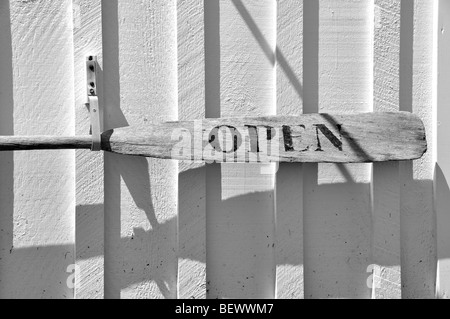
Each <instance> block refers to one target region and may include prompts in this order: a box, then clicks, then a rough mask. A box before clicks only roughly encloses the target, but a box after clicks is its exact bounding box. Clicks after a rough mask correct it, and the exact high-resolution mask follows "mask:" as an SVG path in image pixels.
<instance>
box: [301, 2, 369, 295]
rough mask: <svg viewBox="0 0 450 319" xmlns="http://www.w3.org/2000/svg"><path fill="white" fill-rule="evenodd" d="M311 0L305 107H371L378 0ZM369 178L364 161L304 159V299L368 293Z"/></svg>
mask: <svg viewBox="0 0 450 319" xmlns="http://www.w3.org/2000/svg"><path fill="white" fill-rule="evenodd" d="M311 2H312V1H311ZM310 5H311V7H308V10H309V11H310V12H309V13H308V14H307V13H306V12H305V17H306V16H309V15H310V14H311V15H312V16H314V17H319V18H320V19H319V20H317V22H314V21H309V22H308V24H305V28H307V30H306V29H305V34H307V33H310V32H311V33H310V34H311V35H310V37H311V38H308V43H309V46H312V48H311V50H312V52H314V51H315V50H316V52H318V54H317V56H318V58H319V61H320V64H319V63H318V62H317V61H316V60H315V59H314V57H312V56H311V55H308V59H307V60H306V59H305V61H304V63H305V65H308V66H309V65H310V64H311V66H310V67H309V68H308V70H307V72H305V81H308V82H309V81H311V82H310V83H308V90H312V91H313V92H309V93H308V94H309V96H308V101H311V102H310V103H306V102H305V104H304V112H305V113H317V112H318V111H320V112H338V111H340V112H364V111H366V112H367V111H371V106H372V78H371V74H372V66H373V62H372V50H373V48H372V42H373V41H372V39H371V35H372V34H373V30H372V29H371V28H372V25H373V22H372V21H371V18H370V17H371V16H372V14H371V13H372V12H373V11H372V10H373V3H372V4H371V3H370V2H369V1H332V0H323V1H320V2H319V3H318V4H316V5H315V6H314V5H313V4H310ZM319 15H320V16H319ZM319 21H320V26H319ZM307 46H308V45H307V44H305V48H307ZM316 48H317V49H316ZM314 66H316V69H314ZM308 77H311V78H310V79H308ZM317 78H318V80H317V81H316V79H317ZM306 87H307V84H306V83H305V94H306V90H307V89H306ZM369 183H370V166H369V165H367V164H362V165H359V164H358V165H328V164H327V165H318V166H317V165H304V199H303V200H304V212H303V214H304V243H305V245H304V247H305V248H304V249H305V251H304V263H305V266H304V276H305V298H330V297H331V298H333V297H338V298H369V297H370V291H369V288H368V287H367V284H366V282H367V278H368V276H369V274H367V272H366V270H367V268H368V266H369V263H370V237H371V231H370V229H371V227H370V224H371V222H370V221H371V216H370V185H369Z"/></svg>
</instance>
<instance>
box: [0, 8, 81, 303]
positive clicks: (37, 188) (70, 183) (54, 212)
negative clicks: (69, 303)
mask: <svg viewBox="0 0 450 319" xmlns="http://www.w3.org/2000/svg"><path fill="white" fill-rule="evenodd" d="M6 2H8V1H2V5H1V6H2V17H1V18H2V19H5V24H9V23H10V25H9V26H5V24H3V22H2V31H1V32H2V33H6V34H4V35H2V40H1V43H0V45H1V46H3V45H5V47H2V51H3V53H2V55H3V54H6V56H4V57H5V60H3V61H2V62H1V63H2V64H3V63H5V64H4V67H5V68H6V69H4V70H5V71H6V73H5V74H1V75H0V77H1V78H3V79H4V81H7V83H5V84H6V86H5V88H3V87H2V88H1V89H0V91H3V89H5V93H6V99H7V100H6V101H2V102H9V103H11V102H13V105H11V104H7V105H4V104H2V107H1V108H2V109H3V108H5V111H4V112H5V113H4V114H5V116H6V118H5V120H8V121H11V122H10V123H8V125H7V126H6V127H9V128H10V129H9V130H8V132H7V134H13V133H14V134H16V135H39V134H49V135H52V134H54V135H73V133H74V126H73V114H74V113H73V82H72V81H70V80H68V79H72V78H73V71H72V68H73V65H72V63H73V56H72V41H71V40H72V29H71V21H70V20H71V19H70V12H71V1H70V0H65V1H58V2H48V1H33V2H22V1H9V10H8V4H7V3H6ZM3 9H6V10H5V12H4V11H3ZM8 15H9V16H8ZM3 27H5V28H3ZM9 30H11V33H10V34H8V33H9V32H8V31H9ZM9 37H10V39H8V38H9ZM9 40H10V41H9ZM8 42H9V43H8ZM9 52H11V53H12V54H11V55H10V56H9V57H8V54H9ZM7 58H8V59H9V60H6V59H7ZM9 64H11V65H12V71H13V73H12V74H10V73H9V72H8V71H10V70H11V69H10V68H9ZM8 69H9V70H8ZM2 71H3V70H2ZM10 79H13V81H12V83H8V82H9V80H10ZM2 84H3V83H2ZM11 89H12V93H13V95H12V100H9V101H8V99H9V98H11V96H8V93H9V94H10V93H11ZM8 91H9V92H8ZM2 95H3V94H0V96H2ZM13 107H14V108H13ZM1 117H3V112H2V115H1ZM2 122H3V121H2ZM0 124H3V123H0ZM73 154H74V153H73V151H56V152H53V151H40V152H26V153H16V154H14V156H13V157H11V156H10V157H9V159H8V160H10V161H11V160H12V161H11V162H9V163H7V164H6V169H8V170H11V171H9V172H8V173H7V174H6V175H5V179H4V178H3V175H2V180H1V183H5V187H6V189H7V192H8V193H7V194H8V195H10V196H11V198H9V199H8V200H7V201H6V205H7V207H6V208H4V209H5V210H3V209H2V212H1V214H2V215H3V216H2V221H1V222H2V224H1V229H2V232H3V233H5V234H6V238H7V239H6V240H7V241H6V242H5V244H9V245H10V246H9V247H2V248H5V250H3V252H4V253H2V255H1V258H2V259H1V263H2V266H1V268H2V270H1V275H2V276H1V277H2V278H1V284H0V287H1V293H0V294H1V296H2V297H5V298H68V299H69V298H72V296H73V290H72V289H71V288H70V287H68V285H67V279H68V277H69V274H68V273H67V272H66V270H67V269H68V266H69V265H70V264H73V263H74V255H73V254H74V231H73V229H74V218H73V216H74V214H75V207H74V206H73V203H74V195H75V183H74V172H75V167H74V160H73ZM10 201H12V202H10Z"/></svg>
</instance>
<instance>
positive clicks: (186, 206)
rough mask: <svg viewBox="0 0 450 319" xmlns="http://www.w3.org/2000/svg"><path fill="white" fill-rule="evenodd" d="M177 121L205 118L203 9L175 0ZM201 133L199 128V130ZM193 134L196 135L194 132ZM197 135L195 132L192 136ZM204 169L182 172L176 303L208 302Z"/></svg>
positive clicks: (190, 166) (184, 167)
mask: <svg viewBox="0 0 450 319" xmlns="http://www.w3.org/2000/svg"><path fill="white" fill-rule="evenodd" d="M177 18H178V38H177V40H178V119H179V120H199V119H203V118H204V117H205V111H206V108H205V80H206V78H205V7H204V1H203V0H189V1H185V0H177ZM200 129H201V128H200ZM194 130H195V129H194ZM194 133H195V132H194ZM205 187H206V168H205V165H204V163H191V162H180V164H179V167H178V298H180V299H191V298H195V299H205V298H206V188H205Z"/></svg>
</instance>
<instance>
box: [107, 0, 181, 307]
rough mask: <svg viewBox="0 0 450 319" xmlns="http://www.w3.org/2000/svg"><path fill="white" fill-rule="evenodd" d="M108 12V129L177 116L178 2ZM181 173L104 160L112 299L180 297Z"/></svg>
mask: <svg viewBox="0 0 450 319" xmlns="http://www.w3.org/2000/svg"><path fill="white" fill-rule="evenodd" d="M103 13H104V14H103V21H104V22H103V23H104V28H103V44H104V63H103V66H104V69H105V73H104V87H105V97H106V96H107V97H108V99H107V100H106V101H105V129H110V128H115V127H121V126H127V125H138V124H144V123H147V122H148V123H152V122H162V121H165V120H176V119H177V113H178V110H177V105H178V103H177V101H178V94H177V90H178V87H177V27H176V26H177V24H176V21H177V11H176V1H175V0H171V1H146V2H139V3H137V2H136V1H126V0H122V1H104V2H103ZM105 20H106V21H105ZM106 70H107V71H108V73H106ZM177 174H178V164H177V163H176V162H174V161H161V160H147V159H144V158H131V157H127V156H114V155H110V154H109V155H108V156H106V157H105V296H106V297H107V298H127V299H128V298H176V296H177V250H178V247H177V246H178V245H177Z"/></svg>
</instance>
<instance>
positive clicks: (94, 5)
mask: <svg viewBox="0 0 450 319" xmlns="http://www.w3.org/2000/svg"><path fill="white" fill-rule="evenodd" d="M440 2H441V7H440V9H439V12H438V11H437V10H436V7H435V5H436V3H437V1H422V0H411V1H406V0H402V1H400V0H374V1H366V0H338V1H336V0H319V1H309V0H306V1H301V0H295V1H290V0H279V1H275V0H264V1H256V0H207V1H201V0H190V1H176V0H170V1H163V0H160V1H146V2H136V1H131V0H104V1H100V0H96V1H84V0H63V1H43V0H37V1H15V0H9V1H7V0H0V28H1V30H2V32H1V33H0V106H1V107H0V134H2V135H12V134H16V135H25V134H26V135H37V134H58V135H73V134H75V133H83V135H84V134H86V129H87V125H88V122H87V121H86V119H87V117H86V116H87V115H88V114H87V113H85V109H84V107H83V106H80V105H79V103H80V101H81V99H82V95H83V92H82V91H83V90H82V89H81V87H82V86H83V85H84V79H82V81H83V83H81V84H80V83H79V81H78V80H77V79H78V78H80V79H81V78H82V76H81V73H82V71H83V70H82V69H80V68H79V67H78V65H81V63H82V62H80V60H79V56H81V55H84V52H83V50H90V49H92V50H99V51H100V49H101V45H103V52H104V55H103V77H104V81H103V82H104V105H105V129H111V128H117V127H124V126H127V125H137V124H140V123H143V124H144V123H153V122H160V121H165V120H177V119H197V118H203V117H220V116H229V115H235V116H250V115H251V116H258V115H262V114H270V115H274V114H280V115H281V114H286V115H294V114H300V113H317V112H319V111H320V112H324V111H327V112H330V111H333V112H342V111H350V112H355V111H380V110H397V109H399V110H402V111H408V112H413V113H415V114H417V115H418V116H419V117H420V118H421V119H422V120H423V121H424V123H425V126H426V130H427V137H428V142H429V147H430V149H429V152H428V153H427V154H426V156H425V157H424V158H422V159H421V160H418V161H414V162H413V163H401V164H400V165H398V167H399V168H398V169H397V167H396V165H395V164H388V165H385V164H382V165H374V167H373V170H372V169H371V165H346V166H343V165H314V164H307V165H303V166H300V165H291V166H283V165H282V166H280V168H279V170H278V172H277V173H276V174H275V170H273V171H272V172H271V171H270V170H269V171H265V172H266V173H269V174H266V175H264V176H263V175H261V167H260V166H252V165H248V166H239V165H237V166H235V165H232V166H230V165H224V166H222V167H220V166H209V165H206V167H203V166H202V164H197V165H194V166H188V165H186V164H183V163H180V164H179V163H177V162H172V161H160V160H146V159H136V158H128V157H125V156H115V155H111V154H107V155H106V156H105V159H104V180H102V174H101V169H102V168H101V166H102V164H101V161H102V160H101V158H100V157H101V156H100V155H99V154H91V153H88V152H82V151H80V152H74V151H38V152H26V153H16V154H12V153H1V154H0V174H1V175H0V177H1V180H2V182H1V183H0V297H2V298H11V297H35V298H50V297H52V298H72V297H74V290H73V289H71V288H69V287H68V286H67V281H68V280H69V281H70V279H71V277H70V275H71V274H72V273H70V272H68V271H67V270H68V266H69V265H71V264H74V263H75V262H77V263H79V264H81V265H82V269H81V270H82V272H81V273H80V274H81V277H78V278H79V279H80V283H81V287H80V288H79V289H75V297H78V298H87V297H96V298H101V297H105V298H176V297H179V298H181V297H195V298H205V297H206V298H214V297H246V298H254V297H263V298H274V297H277V298H303V297H305V298H311V297H324V298H330V297H332V298H370V297H371V293H372V290H371V289H370V285H368V283H369V284H372V286H373V284H374V283H377V282H376V280H375V282H374V277H373V276H372V275H373V274H372V272H367V270H368V269H369V270H372V268H371V267H370V266H371V265H372V264H375V265H377V266H381V268H378V269H380V270H381V273H380V274H382V276H381V277H382V281H381V286H380V289H375V290H374V296H375V297H376V298H398V297H400V296H401V297H402V298H433V297H435V293H436V282H437V283H438V289H437V295H438V297H442V298H443V297H448V286H447V285H448V280H449V279H448V278H449V275H448V271H447V270H446V269H447V266H446V265H447V263H448V258H449V256H448V255H449V254H448V249H447V247H448V246H449V245H450V244H449V240H450V239H448V232H447V229H448V225H447V224H448V216H447V215H448V214H446V212H447V208H448V205H447V197H448V185H447V180H446V178H448V172H447V171H448V169H447V166H446V162H448V154H447V153H448V152H447V146H446V141H445V139H446V136H447V135H448V134H447V131H448V129H447V127H448V125H446V124H445V123H446V122H445V121H447V119H446V116H447V115H448V114H447V113H448V112H447V111H446V106H445V105H446V97H445V92H446V89H445V85H446V83H447V82H448V79H447V78H448V76H450V75H448V74H447V73H448V72H447V63H446V62H445V61H446V60H445V55H446V53H447V51H448V50H447V43H446V42H447V40H446V37H447V34H448V33H447V32H446V26H445V21H446V20H447V14H448V12H447V11H448V10H446V6H445V5H447V3H446V1H445V0H441V1H440ZM77 5H80V10H78V7H77ZM78 13H79V15H78ZM437 13H439V14H440V20H439V21H440V24H439V25H438V20H437V17H438V15H437ZM100 14H101V18H102V22H101V29H100ZM203 14H204V16H202V15H203ZM442 29H443V30H442ZM442 31H443V32H442ZM437 35H439V42H438V43H439V51H436V50H435V49H436V48H437V47H436V46H435V45H434V44H435V42H434V40H435V39H436V36H437ZM83 43H84V44H83ZM276 46H278V51H277V50H276ZM439 52H440V59H439V64H437V65H436V63H437V62H438V60H437V59H436V58H437V57H438V53H439ZM97 54H98V55H99V56H100V57H101V53H98V52H97ZM443 57H444V58H443ZM82 59H83V60H84V57H83V58H82ZM83 63H84V61H83ZM436 66H437V68H436ZM82 68H84V67H82ZM437 70H439V72H440V73H439V77H437ZM437 78H438V80H439V82H438V83H439V85H440V86H439V88H440V89H439V90H438V92H437V96H434V95H433V94H434V93H436V92H435V90H436V89H435V88H434V85H435V84H436V83H435V82H434V80H433V79H437ZM74 83H75V85H74ZM300 92H301V94H300ZM203 95H204V97H202V96H203ZM199 99H200V101H198V100H199ZM203 99H204V100H203ZM55 101H56V102H55ZM433 102H434V103H435V104H433ZM436 104H437V109H433V105H435V106H436ZM433 112H436V113H433ZM433 114H434V115H433ZM439 124H440V125H439ZM90 158H95V160H93V161H92V162H91V160H90ZM436 161H437V164H438V166H437V168H436V173H435V175H436V179H435V181H434V185H435V186H436V187H435V190H436V192H435V195H436V202H434V203H433V177H434V176H433V172H434V171H435V162H436ZM397 172H398V173H397ZM396 177H398V179H397V178H396ZM102 187H103V189H104V191H103V194H102V191H101V189H102ZM275 189H276V190H275ZM371 190H372V192H371ZM275 193H276V196H274V195H275ZM103 196H104V197H105V200H104V208H102V197H103ZM372 203H373V205H372ZM433 205H435V207H436V215H434V212H433ZM197 206H198V207H197ZM102 209H104V212H105V215H104V226H105V227H104V229H102V226H101V225H99V226H96V225H97V224H96V223H99V224H100V223H101V214H102ZM76 213H77V214H76ZM92 214H98V216H99V218H95V216H93V215H92ZM177 215H178V216H177ZM436 218H437V225H436ZM93 221H95V222H93ZM275 222H276V223H275ZM93 228H95V231H96V232H94V231H92V229H93ZM291 228H294V229H291ZM177 230H178V233H177ZM103 232H104V253H102V236H103V235H102V233H103ZM389 236H391V237H389ZM388 238H389V239H388ZM436 238H437V242H438V243H437V246H436ZM383 239H384V240H383ZM91 242H92V243H93V246H91V245H90V243H91ZM273 244H275V245H274V247H272V245H273ZM102 259H104V261H103V262H104V270H102V267H101V264H102ZM438 260H439V268H438V276H437V277H436V275H437V274H436V269H437V261H438ZM84 267H85V269H88V271H87V273H85V272H84V269H83V268H84ZM91 269H92V270H93V271H90V270H91ZM102 271H104V284H103V286H104V288H103V289H104V295H102V275H101V272H102ZM400 271H401V280H400V278H399V275H398V274H399V272H400ZM375 275H377V273H375ZM371 276H372V277H371ZM400 282H401V292H400V291H399V289H398V284H400Z"/></svg>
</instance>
